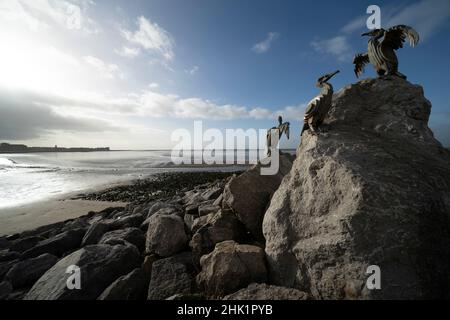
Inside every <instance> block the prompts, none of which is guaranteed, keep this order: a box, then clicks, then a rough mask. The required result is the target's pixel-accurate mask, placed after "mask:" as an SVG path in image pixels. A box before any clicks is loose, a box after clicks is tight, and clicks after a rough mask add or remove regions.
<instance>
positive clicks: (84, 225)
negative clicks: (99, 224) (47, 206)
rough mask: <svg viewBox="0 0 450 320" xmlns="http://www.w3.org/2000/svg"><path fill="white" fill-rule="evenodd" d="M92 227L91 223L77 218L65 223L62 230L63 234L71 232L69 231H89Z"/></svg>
mask: <svg viewBox="0 0 450 320" xmlns="http://www.w3.org/2000/svg"><path fill="white" fill-rule="evenodd" d="M89 227H90V225H89V223H88V222H87V221H86V219H84V218H77V219H74V220H69V221H68V222H66V223H65V225H64V227H63V228H62V229H61V232H64V231H69V230H74V229H77V230H80V229H84V230H87V229H88V228H89Z"/></svg>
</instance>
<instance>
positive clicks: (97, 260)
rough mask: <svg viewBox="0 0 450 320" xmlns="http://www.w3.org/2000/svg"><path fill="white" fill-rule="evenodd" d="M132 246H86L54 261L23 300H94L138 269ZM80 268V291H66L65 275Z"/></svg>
mask: <svg viewBox="0 0 450 320" xmlns="http://www.w3.org/2000/svg"><path fill="white" fill-rule="evenodd" d="M140 263H141V257H140V255H139V252H138V250H137V249H136V247H135V246H132V245H127V246H124V245H116V246H110V245H106V244H98V245H91V246H86V247H84V248H83V249H80V250H78V251H76V252H74V253H72V254H71V255H69V256H67V257H65V258H63V259H61V260H60V261H58V262H57V263H56V264H55V265H54V266H53V267H52V268H51V269H50V270H48V271H47V272H46V273H45V274H44V275H43V276H42V277H41V278H40V279H39V280H38V281H37V282H36V283H35V284H34V286H33V287H32V288H31V290H30V291H29V292H28V293H27V295H26V296H25V299H26V300H95V299H96V298H97V297H98V296H99V295H100V294H101V293H102V292H103V291H104V290H105V289H106V287H108V286H109V285H110V284H111V283H112V282H113V281H115V280H116V279H117V278H119V277H120V276H122V275H125V274H127V273H129V272H130V271H132V270H133V269H135V268H137V267H139V265H140ZM70 266H77V267H79V268H80V273H79V274H80V278H81V289H80V290H78V289H76V288H75V289H71V290H70V289H68V287H67V280H68V279H69V277H70V274H69V273H66V272H67V270H68V268H69V267H70Z"/></svg>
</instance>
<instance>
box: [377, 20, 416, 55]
mask: <svg viewBox="0 0 450 320" xmlns="http://www.w3.org/2000/svg"><path fill="white" fill-rule="evenodd" d="M406 38H407V39H408V40H409V44H410V45H411V47H415V46H416V45H417V44H418V43H419V34H418V33H417V31H416V30H414V29H413V28H411V27H408V26H405V25H403V24H401V25H398V26H394V27H392V28H390V29H388V30H386V32H385V33H384V39H383V41H382V43H381V44H382V46H388V47H391V48H392V49H394V50H397V49H399V48H403V43H404V42H405V40H406Z"/></svg>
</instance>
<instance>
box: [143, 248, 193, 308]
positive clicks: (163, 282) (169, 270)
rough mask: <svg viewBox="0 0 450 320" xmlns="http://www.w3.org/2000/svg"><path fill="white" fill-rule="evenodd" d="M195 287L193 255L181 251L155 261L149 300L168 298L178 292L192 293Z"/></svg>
mask: <svg viewBox="0 0 450 320" xmlns="http://www.w3.org/2000/svg"><path fill="white" fill-rule="evenodd" d="M194 288H195V268H194V265H193V262H192V255H191V254H190V253H188V252H184V253H180V254H178V255H175V256H173V257H170V258H165V259H161V260H157V261H155V262H153V266H152V273H151V280H150V284H149V287H148V300H162V299H167V298H169V297H171V296H173V295H176V294H187V295H189V294H191V293H193V291H194Z"/></svg>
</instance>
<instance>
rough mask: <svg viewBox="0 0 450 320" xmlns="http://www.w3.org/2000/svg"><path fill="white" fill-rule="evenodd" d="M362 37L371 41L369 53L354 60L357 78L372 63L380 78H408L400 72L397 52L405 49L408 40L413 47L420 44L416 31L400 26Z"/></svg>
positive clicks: (375, 31) (373, 31)
mask: <svg viewBox="0 0 450 320" xmlns="http://www.w3.org/2000/svg"><path fill="white" fill-rule="evenodd" d="M361 36H369V37H370V39H369V44H368V48H367V53H363V54H357V55H356V56H355V58H354V59H353V64H354V65H355V74H356V77H359V76H360V75H361V74H362V73H363V72H364V66H365V65H366V64H367V63H369V62H370V63H371V64H372V65H373V66H374V67H375V70H376V72H377V74H378V76H380V77H382V76H391V75H394V76H398V77H401V78H403V79H406V76H405V75H403V74H401V73H400V72H399V71H398V59H397V55H396V54H395V51H396V50H398V49H400V48H403V43H404V42H405V39H406V38H408V40H409V43H410V45H411V46H412V47H414V46H416V45H417V44H418V43H419V34H418V33H417V32H416V30H414V29H413V28H411V27H408V26H405V25H398V26H395V27H392V28H390V29H388V30H384V29H374V30H372V31H371V32H367V33H363V34H362V35H361ZM381 38H383V40H381Z"/></svg>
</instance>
